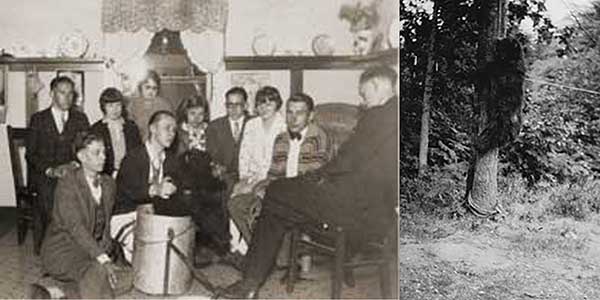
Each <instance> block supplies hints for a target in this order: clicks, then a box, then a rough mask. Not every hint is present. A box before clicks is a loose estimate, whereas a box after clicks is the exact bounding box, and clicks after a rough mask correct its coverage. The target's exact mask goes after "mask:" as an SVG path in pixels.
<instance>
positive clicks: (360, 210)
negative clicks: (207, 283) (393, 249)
mask: <svg viewBox="0 0 600 300" xmlns="http://www.w3.org/2000/svg"><path fill="white" fill-rule="evenodd" d="M396 81H397V73H396V72H395V71H394V70H393V69H391V68H389V67H386V66H378V67H372V68H369V69H367V70H366V71H364V72H363V73H362V74H361V76H360V80H359V93H360V95H361V97H362V98H363V100H364V102H365V104H366V105H367V107H368V109H367V110H366V111H365V112H364V113H363V114H362V116H361V117H360V118H359V120H358V123H357V125H356V128H355V130H354V133H353V134H352V135H351V136H350V137H349V138H348V140H346V142H345V143H343V144H342V145H341V147H340V149H339V151H338V153H337V156H335V157H334V158H333V159H332V160H331V161H330V162H328V163H327V164H325V165H324V166H323V167H322V168H320V169H319V170H317V171H316V172H308V173H306V174H304V175H301V176H298V177H295V178H281V179H277V180H275V181H273V182H271V183H270V184H269V186H268V187H267V190H266V193H265V197H264V199H263V201H262V210H261V215H260V217H259V218H258V219H257V221H256V225H255V229H254V233H253V235H252V240H251V242H250V249H249V251H248V254H247V255H246V257H247V260H246V262H247V263H246V264H245V266H244V270H243V275H242V279H241V280H240V281H238V282H236V283H234V284H232V285H230V286H228V287H227V288H225V289H223V290H221V291H220V292H218V295H217V296H220V297H223V298H234V299H243V298H257V297H258V290H259V288H260V287H261V286H262V285H263V284H264V282H265V280H266V279H267V277H268V276H269V274H270V273H271V270H272V268H273V266H274V264H275V260H276V257H277V251H278V249H279V247H280V245H281V242H282V240H283V237H284V235H285V233H286V231H287V230H288V229H289V228H290V227H291V226H295V225H301V224H302V225H310V226H319V225H321V224H323V223H325V224H328V225H330V226H341V227H342V228H344V229H345V230H347V231H348V232H350V233H352V234H351V235H350V236H349V239H350V241H352V242H353V243H354V244H355V245H359V244H360V243H365V242H368V241H369V240H370V239H372V238H380V237H383V236H385V235H386V234H387V233H388V232H389V228H392V226H393V225H394V223H395V222H396V221H397V216H396V213H395V211H394V207H395V206H396V203H397V201H398V190H397V188H398V164H397V158H398V119H397V115H398V97H397V96H396V94H395V84H396Z"/></svg>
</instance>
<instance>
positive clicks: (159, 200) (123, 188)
mask: <svg viewBox="0 0 600 300" xmlns="http://www.w3.org/2000/svg"><path fill="white" fill-rule="evenodd" d="M176 129H177V123H176V121H175V116H174V115H173V114H172V113H171V112H169V111H166V110H162V111H157V112H155V113H154V114H153V115H152V116H151V117H150V121H149V123H148V132H149V133H150V136H149V138H148V140H147V141H146V142H145V143H144V144H143V145H141V146H139V147H137V148H134V149H133V150H131V151H129V152H127V154H125V157H124V158H123V161H122V162H121V168H120V169H119V173H118V174H117V202H116V203H115V208H114V211H113V216H112V219H111V230H112V233H111V234H112V235H113V236H114V235H116V234H117V232H118V231H119V230H120V228H121V227H122V226H125V225H126V224H130V223H131V222H132V221H134V220H135V219H136V207H137V206H138V205H140V204H146V203H152V204H153V205H154V210H155V212H156V213H157V214H165V215H173V214H182V213H187V207H182V204H181V203H180V202H179V201H175V199H176V197H174V196H175V193H176V192H177V186H178V184H179V182H180V181H179V180H178V168H179V167H178V163H177V159H176V157H175V153H173V152H171V151H169V150H167V149H168V148H169V147H170V146H171V144H172V143H173V141H174V139H175V134H176ZM126 232H128V233H127V234H125V236H124V237H123V240H121V241H120V242H122V243H123V244H124V245H125V247H124V248H125V258H126V259H127V260H129V261H131V259H132V251H133V240H134V238H133V227H130V228H129V230H128V231H126ZM129 232H130V233H131V234H129Z"/></svg>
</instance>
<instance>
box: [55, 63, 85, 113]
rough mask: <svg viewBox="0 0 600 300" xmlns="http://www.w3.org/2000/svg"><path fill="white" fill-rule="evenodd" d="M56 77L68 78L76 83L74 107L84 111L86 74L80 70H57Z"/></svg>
mask: <svg viewBox="0 0 600 300" xmlns="http://www.w3.org/2000/svg"><path fill="white" fill-rule="evenodd" d="M56 76H57V77H58V76H66V77H69V78H71V80H73V82H74V83H75V89H74V92H75V101H74V102H73V105H74V107H76V108H79V109H81V110H83V104H84V101H85V72H84V71H78V70H57V71H56Z"/></svg>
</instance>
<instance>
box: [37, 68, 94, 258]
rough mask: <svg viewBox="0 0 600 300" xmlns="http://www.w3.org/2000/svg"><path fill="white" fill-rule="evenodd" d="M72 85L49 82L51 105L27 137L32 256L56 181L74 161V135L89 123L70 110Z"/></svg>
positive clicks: (47, 217)
mask: <svg viewBox="0 0 600 300" xmlns="http://www.w3.org/2000/svg"><path fill="white" fill-rule="evenodd" d="M73 89H74V83H73V81H72V80H71V79H70V78H68V77H65V76H60V77H56V78H54V79H53V80H52V81H51V82H50V96H51V97H52V105H51V106H50V107H49V108H47V109H45V110H42V111H39V112H36V113H35V114H33V115H32V116H31V120H30V122H29V128H28V129H29V134H28V137H27V153H26V158H27V163H28V166H27V167H28V171H29V173H30V176H29V179H30V182H29V183H30V186H31V187H32V188H33V189H34V190H36V191H37V193H38V199H37V201H36V203H34V208H33V215H34V216H33V217H34V222H33V223H34V230H33V235H34V236H33V239H34V252H35V253H36V254H39V250H40V246H41V242H42V239H43V235H44V232H45V231H46V227H47V226H48V223H49V222H50V215H51V214H50V213H51V211H52V206H53V203H54V188H55V186H56V180H57V179H58V178H60V177H62V176H63V175H64V174H65V172H66V170H67V169H69V168H70V167H71V164H72V162H73V161H74V160H75V154H74V153H73V151H72V147H71V145H72V143H73V140H74V138H75V135H76V134H77V133H78V132H82V131H86V130H88V128H89V127H90V123H89V121H88V118H87V117H86V115H85V114H84V113H82V112H80V111H78V110H76V109H73V108H72V106H73V100H74V99H73V98H74V93H73Z"/></svg>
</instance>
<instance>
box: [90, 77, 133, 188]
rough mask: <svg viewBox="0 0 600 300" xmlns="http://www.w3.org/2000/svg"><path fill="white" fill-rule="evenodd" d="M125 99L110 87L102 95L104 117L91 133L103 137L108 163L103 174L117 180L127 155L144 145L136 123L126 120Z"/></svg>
mask: <svg viewBox="0 0 600 300" xmlns="http://www.w3.org/2000/svg"><path fill="white" fill-rule="evenodd" d="M124 103H125V102H124V97H123V94H121V92H120V91H119V90H117V89H116V88H113V87H109V88H106V89H104V91H102V94H100V109H101V110H102V113H103V114H104V117H103V118H102V119H101V120H99V121H98V122H96V123H94V125H92V128H91V131H92V132H93V133H95V134H97V135H99V136H101V137H102V139H103V140H104V147H105V149H106V153H105V156H106V161H105V162H104V168H103V169H102V173H104V174H107V175H110V176H112V177H113V178H116V176H117V172H118V171H119V167H120V166H121V161H122V160H123V157H125V154H126V153H127V152H128V151H130V150H131V149H134V148H136V147H138V146H140V145H141V144H142V140H141V137H140V131H139V130H138V127H137V126H136V124H135V122H133V121H132V120H129V119H127V118H126V116H125V114H126V111H125V109H124Z"/></svg>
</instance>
